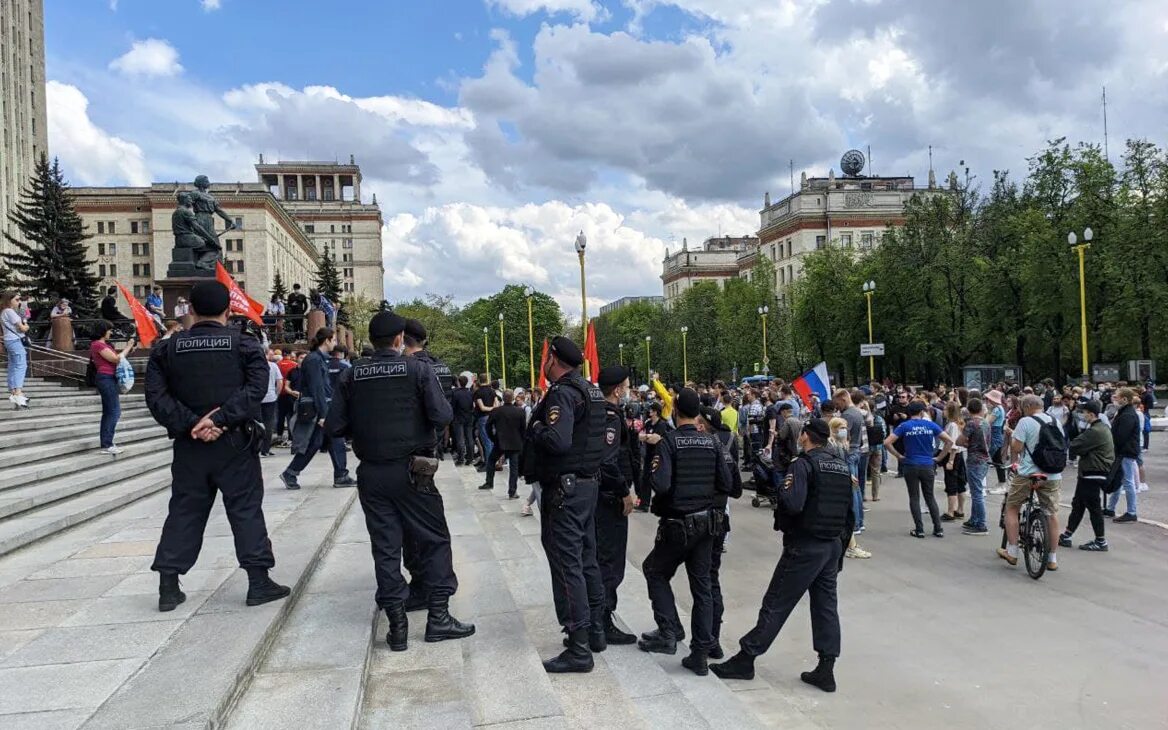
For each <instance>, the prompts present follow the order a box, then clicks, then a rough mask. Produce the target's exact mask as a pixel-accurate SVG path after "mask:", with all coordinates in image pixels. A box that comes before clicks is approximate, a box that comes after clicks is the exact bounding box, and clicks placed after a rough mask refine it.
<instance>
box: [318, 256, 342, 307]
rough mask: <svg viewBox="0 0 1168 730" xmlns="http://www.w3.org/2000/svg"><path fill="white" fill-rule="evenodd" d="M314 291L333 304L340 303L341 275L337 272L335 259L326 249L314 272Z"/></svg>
mask: <svg viewBox="0 0 1168 730" xmlns="http://www.w3.org/2000/svg"><path fill="white" fill-rule="evenodd" d="M316 290H317V291H318V292H320V293H321V294H323V295H325V296H326V297H328V300H329V301H330V302H332V303H333V304H337V303H339V302H340V301H341V275H340V273H339V272H338V271H337V261H336V259H335V258H333V255H332V253H331V252H330V251H329V249H327V248H326V249H325V250H324V255H323V256H321V257H320V265H319V266H318V268H317V270H316Z"/></svg>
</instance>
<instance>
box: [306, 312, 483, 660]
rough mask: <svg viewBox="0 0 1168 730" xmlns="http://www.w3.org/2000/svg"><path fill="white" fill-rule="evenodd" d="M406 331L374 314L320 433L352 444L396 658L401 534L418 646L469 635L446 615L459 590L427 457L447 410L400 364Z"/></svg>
mask: <svg viewBox="0 0 1168 730" xmlns="http://www.w3.org/2000/svg"><path fill="white" fill-rule="evenodd" d="M405 326H406V321H405V320H404V319H403V318H402V317H400V316H398V315H396V314H393V313H392V312H378V313H377V314H376V315H374V316H373V319H372V320H371V321H370V323H369V339H370V340H371V341H372V342H373V347H374V348H375V352H374V354H373V356H372V357H369V358H361V359H360V360H358V361H357V362H356V363H355V364H354V365H353V367H351V368H349V369H348V370H346V371H345V372H343V373H342V374H341V378H340V384H339V389H338V392H337V393H334V394H333V399H332V403H331V405H330V407H329V412H328V417H327V418H326V419H325V426H324V427H325V430H326V431H327V432H328V433H329V434H330V435H331V436H334V437H337V438H340V437H343V436H352V438H353V452H354V453H355V454H356V455H357V458H359V459H360V460H361V463H360V465H359V466H358V467H357V495H358V497H359V498H360V499H361V509H362V510H364V512H365V525H366V527H368V529H369V538H370V542H371V543H372V548H373V564H374V570H375V574H376V577H377V605H378V606H379V607H380V608H382V609H384V610H385V613H386V615H387V616H388V618H389V633H388V634H387V635H386V637H385V638H386V642H387V643H388V644H389V648H390V649H392V650H393V651H405V649H406V643H407V635H408V632H409V623H408V620H407V618H406V608H405V602H406V599H407V598H408V596H409V588H408V587H407V586H406V582H405V579H404V578H403V577H402V574H401V559H402V540H403V534H404V533H407V532H408V533H409V534H411V535H412V536H413V538H414V541H415V547H416V550H417V565H418V566H419V570H420V572H421V574H422V575H424V576H425V579H426V585H427V587H428V589H429V592H428V604H429V606H428V607H429V616H428V617H427V620H426V641H431V642H433V641H444V640H446V639H461V638H464V637H466V636H470V635H471V634H473V633H474V630H475V629H474V626H473V625H471V624H463V623H462V622H460V621H458V620H456V619H455V618H454V617H453V616H451V615H450V611H449V603H450V596H451V595H453V593H454V591H455V589H456V588H457V587H458V579H457V578H456V577H455V575H454V565H453V558H452V555H451V551H450V530H449V529H448V528H447V526H446V514H445V512H444V511H443V506H442V495H440V494H439V493H438V489H437V487H435V485H434V473H435V472H436V471H437V470H438V460H437V459H434V458H432V457H430V456H428V454H429V452H430V450H431V449H432V448H433V443H434V429H436V428H440V427H441V426H444V425H445V424H447V423H449V422H450V404H449V403H447V402H446V397H445V395H444V394H443V393H442V391H441V389H440V386H439V385H438V379H437V378H436V377H435V376H434V371H433V370H432V369H431V368H430V365H429V364H428V363H425V362H423V361H421V360H419V359H418V358H414V357H403V355H402V344H403V342H402V334H403V331H404V330H405Z"/></svg>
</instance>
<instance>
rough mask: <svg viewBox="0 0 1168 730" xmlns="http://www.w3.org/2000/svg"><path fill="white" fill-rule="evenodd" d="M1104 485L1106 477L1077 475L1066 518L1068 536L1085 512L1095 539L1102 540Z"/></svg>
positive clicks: (1072, 532)
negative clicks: (1069, 511)
mask: <svg viewBox="0 0 1168 730" xmlns="http://www.w3.org/2000/svg"><path fill="white" fill-rule="evenodd" d="M1106 483H1107V477H1106V476H1096V477H1091V476H1086V475H1083V474H1080V475H1079V478H1078V481H1076V482H1075V496H1074V498H1073V499H1072V500H1071V516H1070V517H1068V518H1067V528H1066V529H1067V534H1068V535H1071V534H1074V532H1075V529H1076V528H1078V526H1079V523H1080V522H1082V521H1083V513H1084V512H1086V513H1087V515H1088V517H1089V518H1090V520H1091V529H1092V530H1094V531H1095V538H1096V539H1097V540H1102V539H1103V537H1104V532H1103V485H1104V484H1106Z"/></svg>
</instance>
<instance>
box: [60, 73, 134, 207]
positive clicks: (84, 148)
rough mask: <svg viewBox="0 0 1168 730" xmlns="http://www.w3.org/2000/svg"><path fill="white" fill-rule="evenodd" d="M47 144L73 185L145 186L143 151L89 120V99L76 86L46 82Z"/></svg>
mask: <svg viewBox="0 0 1168 730" xmlns="http://www.w3.org/2000/svg"><path fill="white" fill-rule="evenodd" d="M45 94H46V95H45V100H46V105H47V107H48V115H49V146H50V148H51V149H52V151H53V154H54V155H57V156H59V157H60V158H61V159H62V160H63V161H64V165H65V169H66V171H67V172H68V175H69V177H70V180H71V182H72V183H73V184H75V185H115V184H122V185H148V184H149V183H150V173H149V172H148V171H147V169H146V163H145V161H144V160H143V155H142V150H141V148H139V147H138V145H136V144H134V143H132V142H127V141H126V140H124V139H121V138H119V137H115V136H113V135H110V134H108V133H107V132H106V131H105V130H103V129H101V128H100V127H98V126H97V125H95V124H94V123H93V122H92V121H91V120H90V119H89V111H88V108H89V100H88V99H86V98H85V94H83V93H81V90H80V89H78V88H77V87H76V86H70V85H68V84H62V83H59V82H57V81H49V82H48V83H46V84H45Z"/></svg>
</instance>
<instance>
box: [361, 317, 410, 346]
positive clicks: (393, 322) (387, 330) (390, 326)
mask: <svg viewBox="0 0 1168 730" xmlns="http://www.w3.org/2000/svg"><path fill="white" fill-rule="evenodd" d="M405 329H406V319H405V317H402V316H400V315H397V314H394V313H393V312H378V313H377V314H375V315H373V319H371V320H369V339H371V340H391V339H393V338H394V337H397V336H398V335H400V334H401V333H402V332H404V331H405Z"/></svg>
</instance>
